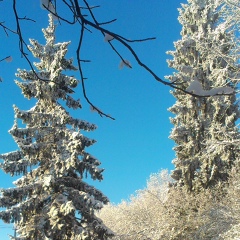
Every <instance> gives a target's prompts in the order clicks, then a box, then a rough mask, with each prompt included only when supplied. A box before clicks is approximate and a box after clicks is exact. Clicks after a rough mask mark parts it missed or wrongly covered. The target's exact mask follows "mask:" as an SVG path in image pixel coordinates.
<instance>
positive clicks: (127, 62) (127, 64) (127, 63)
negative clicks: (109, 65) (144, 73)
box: [119, 59, 132, 69]
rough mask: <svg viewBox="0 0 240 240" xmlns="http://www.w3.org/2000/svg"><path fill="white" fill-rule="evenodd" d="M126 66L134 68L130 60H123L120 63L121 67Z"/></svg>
mask: <svg viewBox="0 0 240 240" xmlns="http://www.w3.org/2000/svg"><path fill="white" fill-rule="evenodd" d="M124 67H128V68H132V65H131V63H130V62H129V61H128V60H126V59H125V60H122V61H121V62H120V64H119V69H123V68H124Z"/></svg>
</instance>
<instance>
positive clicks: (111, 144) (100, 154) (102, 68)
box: [0, 0, 186, 239]
mask: <svg viewBox="0 0 240 240" xmlns="http://www.w3.org/2000/svg"><path fill="white" fill-rule="evenodd" d="M89 2H90V4H91V5H94V4H99V3H100V4H101V8H98V9H95V10H94V13H95V14H96V17H97V18H98V20H99V21H100V22H101V21H102V22H104V21H108V20H111V19H113V18H117V22H115V23H112V24H111V25H106V26H105V27H106V28H107V29H109V30H112V31H114V32H115V33H118V34H120V35H122V36H124V37H126V38H129V39H139V38H146V37H153V36H154V37H157V39H156V40H154V41H150V42H143V43H134V44H132V47H133V49H134V50H135V51H136V53H137V54H138V56H139V57H140V59H141V60H142V62H144V63H145V64H147V65H148V66H149V67H150V68H151V69H153V70H154V71H155V72H156V73H157V74H158V76H159V77H161V78H164V76H165V75H169V74H171V73H172V71H173V70H172V69H169V68H168V66H167V63H166V59H167V58H170V56H167V55H166V53H165V52H166V51H167V50H173V49H174V47H173V41H176V40H178V39H180V30H181V26H180V24H179V23H178V21H177V17H178V11H177V8H179V7H180V2H186V1H183V0H182V1H175V0H171V1H169V0H161V1H160V0H151V1H149V0H138V1H128V0H115V1H107V0H102V1H97V0H96V1H89ZM17 4H18V5H17V8H18V10H19V13H20V16H22V17H24V16H27V17H29V18H33V19H35V20H36V23H33V22H24V21H23V22H22V26H23V28H24V27H25V28H24V31H23V36H24V37H25V38H26V39H28V38H33V39H36V40H38V41H39V42H40V43H43V44H44V43H45V41H44V38H43V34H42V31H41V29H42V28H46V27H47V25H48V17H47V12H46V11H44V10H42V9H41V8H40V4H39V1H29V0H27V1H26V0H18V1H17ZM11 5H12V3H11V1H3V2H1V3H0V6H1V7H0V16H1V19H0V21H5V24H6V25H7V26H10V27H13V28H14V27H15V22H14V18H13V14H12V13H10V10H9V9H10V8H11ZM2 6H3V7H2ZM26 6H28V7H26ZM6 9H8V10H6ZM61 10H62V13H64V14H66V13H65V12H64V10H63V9H61ZM79 31H80V30H79V27H77V26H69V25H66V24H64V23H62V25H61V26H59V27H58V28H57V38H56V41H57V42H63V41H69V40H71V41H72V43H71V45H70V47H69V52H68V54H67V56H68V57H73V58H74V57H75V49H76V45H77V43H78V33H79ZM27 42H28V41H27ZM0 43H1V51H0V59H2V58H4V57H6V56H8V55H11V56H12V57H13V61H12V62H11V63H7V62H5V61H3V62H1V63H0V76H1V77H2V78H3V82H2V83H1V88H0V95H1V98H0V115H1V118H0V124H1V128H0V137H1V144H0V153H6V152H9V151H14V150H16V149H17V145H16V144H15V142H14V141H13V139H12V137H11V135H10V134H8V130H9V129H10V128H11V127H12V125H13V121H14V118H13V108H12V105H13V104H16V105H17V106H18V107H19V108H20V109H23V110H28V109H29V108H31V107H32V106H33V105H34V101H29V100H27V99H25V98H24V97H23V95H21V91H20V89H19V88H18V87H17V86H16V85H15V83H14V81H13V80H14V79H16V77H15V73H16V70H17V68H25V69H29V66H28V64H27V63H26V61H25V60H24V59H23V58H21V55H20V53H19V52H18V42H17V37H16V36H14V35H12V34H9V37H6V35H5V33H4V31H3V30H2V29H0ZM114 43H115V42H114ZM115 46H116V47H117V48H118V49H119V51H120V52H121V54H122V55H123V56H124V58H126V59H128V60H130V62H131V64H132V66H133V68H132V69H128V68H124V69H122V70H119V68H118V66H119V63H120V59H119V58H118V56H116V54H115V53H113V51H112V50H111V49H110V47H109V46H108V44H107V43H106V42H104V40H103V36H102V35H101V34H100V33H98V32H96V31H94V30H93V33H92V34H90V33H87V34H86V39H85V40H84V42H83V51H82V55H83V58H85V59H90V60H91V63H86V64H85V65H84V73H85V76H86V77H87V78H88V80H86V82H85V84H86V90H87V95H88V97H89V98H90V100H91V101H92V102H93V103H94V104H95V105H96V106H97V107H99V108H100V109H101V110H102V111H104V112H105V113H109V114H110V115H111V116H113V117H114V118H116V120H115V121H113V120H110V119H107V118H101V117H100V116H99V115H98V114H97V113H93V112H91V111H90V107H89V105H88V104H87V103H86V101H85V100H84V98H83V94H82V90H81V86H80V85H79V86H78V88H77V89H76V93H75V97H76V98H80V99H81V102H82V105H83V109H82V110H77V111H75V112H72V111H71V113H72V114H73V115H74V116H75V117H78V118H81V119H84V120H87V121H89V122H91V123H95V124H96V125H97V126H98V129H97V130H96V131H94V132H91V133H87V136H89V137H91V138H94V139H95V140H97V143H95V145H93V146H92V147H90V148H89V149H88V152H89V153H91V154H92V155H94V156H95V157H97V158H98V159H99V160H100V161H101V162H102V167H103V168H105V172H104V180H103V181H102V182H100V183H93V184H94V186H96V187H97V188H98V189H100V190H102V191H103V193H104V194H105V195H107V196H108V197H109V199H110V201H111V202H114V203H119V202H120V201H121V200H122V199H127V198H128V197H129V196H130V195H131V194H133V193H134V192H135V190H137V189H141V188H144V187H145V184H146V179H147V178H148V177H149V176H150V174H151V173H155V172H158V171H159V170H161V169H165V168H168V169H169V170H171V169H173V165H172V164H171V161H172V160H173V158H174V152H173V150H172V147H173V146H174V143H173V141H172V140H170V139H168V136H169V133H170V131H171V128H172V125H171V124H170V122H169V117H170V116H171V114H170V113H169V112H168V111H167V108H169V107H170V106H171V105H172V104H173V103H174V101H175V100H174V98H173V97H172V96H171V94H170V93H169V90H170V88H169V87H166V86H164V85H162V84H160V83H158V82H156V81H155V80H154V79H153V77H152V76H151V75H149V74H148V73H147V72H146V71H145V70H143V69H141V68H140V67H139V66H138V65H137V63H136V62H135V61H134V59H133V57H132V56H131V55H130V53H129V52H128V51H127V50H126V49H124V48H123V47H122V46H121V45H120V44H118V43H115ZM29 57H30V59H31V60H33V61H35V60H36V59H34V58H32V57H31V56H29ZM36 61H37V60H36ZM75 64H76V61H75ZM71 75H74V76H75V77H76V78H78V79H79V75H78V72H72V73H71ZM0 178H1V183H0V187H4V188H5V187H10V186H11V183H12V181H13V180H15V179H16V178H12V177H10V176H7V175H5V174H4V173H3V172H0ZM3 230H4V229H3V228H2V227H1V225H0V234H1V232H2V231H3ZM9 231H10V233H11V229H9ZM1 237H2V235H1ZM1 239H3V238H1ZM6 239H7V238H6Z"/></svg>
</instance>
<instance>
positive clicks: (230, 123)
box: [167, 0, 239, 190]
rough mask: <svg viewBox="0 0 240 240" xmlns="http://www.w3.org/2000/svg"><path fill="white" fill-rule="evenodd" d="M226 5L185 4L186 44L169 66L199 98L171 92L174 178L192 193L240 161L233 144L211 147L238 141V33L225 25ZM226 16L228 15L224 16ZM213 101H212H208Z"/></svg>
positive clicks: (208, 1) (210, 1)
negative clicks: (172, 99) (172, 102)
mask: <svg viewBox="0 0 240 240" xmlns="http://www.w3.org/2000/svg"><path fill="white" fill-rule="evenodd" d="M223 10H224V5H221V4H219V1H215V0H189V1H188V4H182V9H180V16H179V22H180V23H181V24H182V31H181V35H182V39H181V40H179V41H177V42H175V43H174V45H175V48H176V50H175V51H169V52H168V53H169V54H171V55H172V56H173V60H169V61H168V65H169V67H171V68H174V69H176V70H177V71H178V72H177V73H174V74H173V75H171V76H168V77H167V78H168V79H170V81H172V82H175V83H176V84H180V85H181V86H184V87H185V90H187V91H189V92H192V93H193V94H198V95H202V96H203V97H194V96H191V95H189V94H185V93H184V92H182V91H180V90H174V91H172V92H171V93H172V94H173V96H174V97H175V98H176V99H177V101H176V103H175V104H174V105H173V106H172V107H171V108H170V109H169V110H170V112H172V113H174V114H175V115H176V116H175V117H174V118H171V123H173V124H174V128H173V130H172V132H171V135H170V138H171V139H173V140H174V141H175V143H176V146H175V147H174V150H175V152H176V159H174V161H173V163H174V165H175V170H174V171H173V173H172V177H173V178H174V179H175V180H176V181H177V183H178V185H180V186H185V187H186V188H187V189H188V190H197V189H198V190H199V189H201V188H208V187H211V186H213V185H215V184H216V183H217V182H219V181H225V180H227V178H228V175H229V170H230V169H231V168H232V166H233V164H234V162H235V161H236V159H237V158H238V157H239V148H238V147H237V146H236V145H234V144H227V145H222V146H220V145H219V147H217V148H216V147H215V148H214V149H213V148H212V146H211V144H210V145H209V142H214V141H216V140H217V141H218V142H220V143H221V142H222V143H223V142H225V141H228V142H231V141H232V140H234V139H239V135H238V128H237V127H236V120H237V119H238V117H239V110H238V105H237V104H236V95H235V94H234V93H233V94H231V95H220V96H213V95H215V94H226V93H231V92H233V91H231V89H232V90H233V89H236V85H237V83H238V81H239V80H238V79H239V67H238V65H237V56H236V55H235V49H236V42H235V41H234V40H235V36H234V32H233V31H230V30H231V29H229V25H228V24H227V22H226V21H223V18H221V14H222V12H221V11H223ZM222 16H223V15H222ZM204 96H210V97H204Z"/></svg>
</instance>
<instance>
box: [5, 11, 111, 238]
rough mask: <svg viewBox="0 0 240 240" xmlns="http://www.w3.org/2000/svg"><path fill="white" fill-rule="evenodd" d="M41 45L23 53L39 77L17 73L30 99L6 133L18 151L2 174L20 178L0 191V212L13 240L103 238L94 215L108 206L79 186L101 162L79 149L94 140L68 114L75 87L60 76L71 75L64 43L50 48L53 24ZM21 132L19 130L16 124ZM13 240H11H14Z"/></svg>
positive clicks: (97, 176) (95, 175) (86, 126)
mask: <svg viewBox="0 0 240 240" xmlns="http://www.w3.org/2000/svg"><path fill="white" fill-rule="evenodd" d="M43 33H44V36H45V39H46V45H41V44H40V43H38V42H37V41H36V40H30V42H31V46H29V49H30V50H31V52H32V54H33V55H34V56H35V57H36V58H39V59H40V62H38V63H34V65H35V66H36V68H37V70H38V72H37V71H36V72H33V71H27V70H20V69H19V70H18V73H17V76H18V77H19V78H21V79H22V80H23V81H16V83H17V85H18V86H19V87H20V88H21V89H22V93H23V94H24V96H25V97H26V98H29V99H30V98H35V99H37V103H36V105H35V106H34V107H33V108H31V109H30V110H28V111H23V110H20V109H18V108H17V107H16V106H14V111H15V118H16V120H15V124H14V126H13V127H12V129H11V130H10V131H9V132H10V134H11V135H12V136H13V138H14V140H15V141H16V143H17V145H18V147H19V150H17V151H14V152H10V153H6V154H2V155H1V156H0V157H1V158H2V159H3V160H4V162H3V163H2V164H1V167H2V169H3V170H4V171H5V172H6V173H9V174H11V175H18V174H22V177H21V178H19V179H18V180H17V181H15V182H14V184H15V185H16V187H14V188H10V189H4V190H2V195H1V197H0V206H1V207H3V208H6V210H4V211H1V212H0V218H1V219H3V220H4V221H5V222H7V223H10V222H13V223H14V224H15V226H16V229H17V233H18V235H19V238H17V239H35V240H37V239H39V240H40V239H54V240H57V239H59V240H60V239H61V240H63V239H72V240H77V239H86V240H87V239H107V238H108V236H111V235H112V232H111V231H110V230H109V229H108V228H107V227H106V226H105V225H104V224H103V223H102V221H101V220H100V219H99V218H97V217H96V216H95V210H99V209H101V208H102V206H103V204H106V203H107V202H108V199H107V197H105V196H104V195H103V194H102V193H101V192H100V191H99V190H97V189H95V188H94V187H93V186H90V185H89V184H88V183H86V182H84V180H83V178H84V176H85V174H89V175H90V176H91V178H92V179H94V180H102V178H103V177H102V172H103V169H101V168H99V165H100V162H99V161H98V160H97V159H96V158H94V157H93V156H92V155H90V154H89V153H87V152H86V151H85V148H86V147H88V146H90V145H92V144H93V143H94V142H95V141H94V140H91V139H89V138H87V137H85V136H83V135H82V133H81V131H82V130H85V131H91V130H94V129H95V128H96V126H95V125H93V124H90V123H88V122H85V121H82V120H79V119H75V118H73V117H71V116H70V114H69V112H67V111H66V109H65V107H63V105H62V103H64V102H65V104H66V105H67V107H69V108H73V109H78V108H80V107H81V105H80V102H79V101H78V100H74V98H72V97H71V96H70V95H71V94H72V93H73V90H72V88H75V87H76V86H77V84H78V81H77V80H76V79H75V78H74V77H69V76H67V75H65V74H63V71H65V70H76V68H75V67H74V66H73V65H72V60H67V59H66V58H65V55H66V53H67V47H68V45H69V42H64V43H55V26H54V22H53V18H52V16H51V15H49V26H48V27H47V28H46V29H43ZM18 119H19V120H22V123H23V124H24V125H25V126H26V127H20V126H22V124H21V125H19V120H18ZM13 239H15V238H13Z"/></svg>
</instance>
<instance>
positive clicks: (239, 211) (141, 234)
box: [99, 170, 240, 240]
mask: <svg viewBox="0 0 240 240" xmlns="http://www.w3.org/2000/svg"><path fill="white" fill-rule="evenodd" d="M229 175H230V176H229V181H228V182H227V183H226V182H225V183H222V184H219V185H216V186H215V187H214V188H212V189H203V190H202V191H201V192H199V193H196V192H191V193H189V192H188V191H186V189H184V188H178V187H176V188H175V187H170V188H169V185H168V182H169V181H173V180H171V178H170V176H169V175H168V172H167V171H166V170H163V171H161V172H159V173H157V174H153V175H151V176H150V179H149V181H148V185H147V187H146V188H145V189H143V190H138V191H136V194H135V195H134V196H132V197H131V198H130V200H129V201H122V202H121V203H119V204H117V205H114V204H108V205H106V206H104V208H103V209H102V210H101V211H100V213H99V217H100V218H101V219H102V220H103V221H104V222H105V224H106V225H107V226H108V227H110V228H111V229H112V230H113V231H114V232H115V237H114V238H113V239H114V240H133V239H134V240H148V239H151V240H159V239H161V240H185V239H187V240H188V239H189V240H190V239H191V240H206V239H211V240H212V239H215V240H237V239H239V238H240V230H239V225H240V202H239V199H240V188H239V183H240V175H239V174H236V172H235V170H234V171H232V172H231V173H230V174H229Z"/></svg>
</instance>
